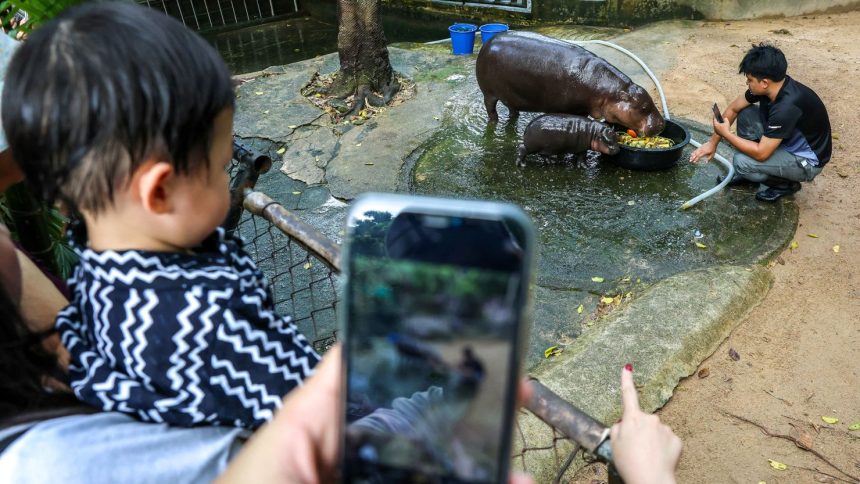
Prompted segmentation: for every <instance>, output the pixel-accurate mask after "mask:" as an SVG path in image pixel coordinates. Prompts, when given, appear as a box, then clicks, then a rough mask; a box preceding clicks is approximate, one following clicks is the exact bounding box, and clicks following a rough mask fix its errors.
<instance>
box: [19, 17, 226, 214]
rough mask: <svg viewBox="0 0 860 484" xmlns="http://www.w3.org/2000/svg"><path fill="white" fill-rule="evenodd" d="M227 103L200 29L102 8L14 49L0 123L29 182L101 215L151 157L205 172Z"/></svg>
mask: <svg viewBox="0 0 860 484" xmlns="http://www.w3.org/2000/svg"><path fill="white" fill-rule="evenodd" d="M233 103H234V96H233V89H232V85H231V79H230V72H229V70H228V69H227V66H226V65H225V64H224V61H223V60H222V59H221V57H220V56H219V55H218V53H217V52H216V51H215V49H213V48H212V47H211V46H210V45H209V44H208V43H207V42H206V41H205V40H203V39H202V38H201V37H200V36H198V35H197V34H196V33H194V32H192V31H191V30H189V29H188V28H186V27H185V26H184V25H182V24H181V23H180V22H179V21H177V20H175V19H173V18H171V17H168V16H167V15H165V14H163V13H161V12H158V11H156V10H152V9H149V8H146V7H141V6H138V5H136V4H134V3H131V2H98V3H87V4H83V5H80V6H77V7H73V8H71V9H69V10H67V11H65V12H64V13H62V14H61V15H59V16H58V17H57V18H55V19H54V20H52V21H50V22H48V23H46V24H44V25H42V26H41V27H39V28H38V29H36V30H35V31H34V32H33V33H32V34H31V35H30V37H29V39H28V40H27V41H26V42H24V44H23V45H22V46H21V47H20V48H19V49H18V51H17V52H16V53H15V55H14V57H13V58H12V60H11V62H10V64H9V68H8V72H7V75H6V85H5V88H4V89H3V100H2V118H3V128H4V130H5V132H6V136H7V138H8V140H9V145H10V147H11V149H12V154H13V156H14V158H15V160H16V162H17V163H18V164H19V165H20V166H21V168H22V170H23V171H24V174H25V175H26V177H27V180H28V181H29V182H30V184H31V186H33V187H34V188H36V190H37V191H38V192H39V193H41V194H42V196H43V197H44V198H45V199H47V200H55V199H56V198H57V197H59V198H60V199H61V200H63V201H64V202H65V203H67V204H69V205H71V207H72V208H77V209H81V210H90V211H93V212H99V211H101V210H103V209H104V208H106V207H108V206H110V205H111V204H112V202H113V199H114V193H115V192H116V190H118V189H120V188H122V187H123V186H124V185H125V184H126V183H128V182H129V178H130V176H131V175H132V173H133V172H134V170H135V169H137V168H138V167H139V166H140V165H141V163H143V162H144V161H145V160H146V159H147V157H150V156H159V157H163V159H164V160H166V161H169V162H170V163H172V164H173V166H175V168H176V170H177V172H179V173H182V174H188V173H191V172H192V171H195V170H197V169H198V168H199V167H203V166H208V162H207V158H208V157H207V153H208V151H209V147H210V145H211V143H212V132H213V124H214V120H215V117H216V116H217V115H218V113H220V112H221V111H222V110H224V109H225V108H232V107H233Z"/></svg>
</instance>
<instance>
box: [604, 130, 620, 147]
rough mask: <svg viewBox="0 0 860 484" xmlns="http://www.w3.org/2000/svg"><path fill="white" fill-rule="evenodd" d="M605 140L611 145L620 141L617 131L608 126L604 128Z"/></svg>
mask: <svg viewBox="0 0 860 484" xmlns="http://www.w3.org/2000/svg"><path fill="white" fill-rule="evenodd" d="M603 141H605V142H607V143H609V144H610V145H611V144H612V143H615V142H617V141H618V139H617V137H616V136H615V131H613V130H612V128H606V129H604V130H603Z"/></svg>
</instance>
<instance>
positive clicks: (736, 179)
mask: <svg viewBox="0 0 860 484" xmlns="http://www.w3.org/2000/svg"><path fill="white" fill-rule="evenodd" d="M725 179H726V177H725V176H723V175H718V176H717V185H719V184H720V183H722V182H723V180H725ZM741 185H748V186H752V185H758V182H753V181H749V180H747V179H746V178H743V177H740V176H737V175H735V177H734V178H732V179H731V181H729V182H728V183H727V184H726V186H727V187H734V186H741Z"/></svg>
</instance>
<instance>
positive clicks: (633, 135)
mask: <svg viewBox="0 0 860 484" xmlns="http://www.w3.org/2000/svg"><path fill="white" fill-rule="evenodd" d="M627 134H629V135H630V137H631V138H635V137H636V131H633V130H632V129H628V130H627Z"/></svg>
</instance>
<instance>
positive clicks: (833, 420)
mask: <svg viewBox="0 0 860 484" xmlns="http://www.w3.org/2000/svg"><path fill="white" fill-rule="evenodd" d="M821 420H824V422H825V423H829V424H835V423H837V422H839V419H838V418H836V417H828V416H825V415H822V416H821Z"/></svg>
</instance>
